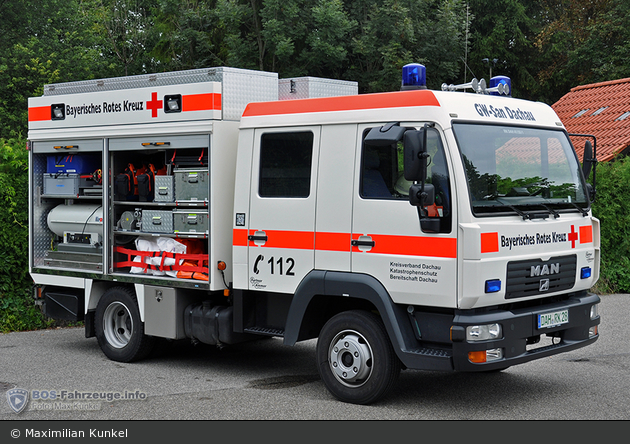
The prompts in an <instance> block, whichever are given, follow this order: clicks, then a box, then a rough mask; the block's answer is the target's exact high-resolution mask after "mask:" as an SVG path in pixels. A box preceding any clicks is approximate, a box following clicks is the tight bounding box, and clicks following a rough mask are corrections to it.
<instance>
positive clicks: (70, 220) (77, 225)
mask: <svg viewBox="0 0 630 444" xmlns="http://www.w3.org/2000/svg"><path fill="white" fill-rule="evenodd" d="M47 222H48V228H50V231H52V232H53V233H55V234H56V235H57V236H61V237H63V235H64V233H66V232H70V233H83V234H87V233H94V234H100V235H101V236H103V206H102V205H100V204H83V203H82V204H72V205H66V204H61V205H57V206H56V207H55V208H53V209H52V210H50V212H49V213H48V219H47Z"/></svg>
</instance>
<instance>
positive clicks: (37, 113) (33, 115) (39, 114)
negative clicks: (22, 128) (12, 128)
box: [28, 105, 52, 122]
mask: <svg viewBox="0 0 630 444" xmlns="http://www.w3.org/2000/svg"><path fill="white" fill-rule="evenodd" d="M44 120H52V114H51V110H50V105H49V106H33V107H31V108H29V109H28V121H29V122H41V121H44Z"/></svg>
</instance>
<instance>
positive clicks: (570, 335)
mask: <svg viewBox="0 0 630 444" xmlns="http://www.w3.org/2000/svg"><path fill="white" fill-rule="evenodd" d="M599 301H600V299H599V296H597V295H595V294H590V293H586V292H582V293H579V294H577V295H574V296H572V297H570V298H569V299H566V300H564V301H562V302H554V303H549V304H545V305H538V306H535V307H527V308H519V309H514V310H494V311H487V312H481V313H468V312H466V311H459V312H457V313H456V314H455V317H454V319H453V327H454V330H455V331H458V332H460V333H461V332H462V331H463V332H465V330H466V327H468V326H472V325H480V324H491V323H499V324H501V325H502V330H503V338H502V339H498V340H491V341H481V342H468V341H466V340H465V338H462V336H461V334H460V335H454V337H453V341H454V342H453V349H452V352H453V353H452V358H453V368H454V370H456V371H466V372H471V371H489V370H495V369H501V368H507V367H510V366H513V365H517V364H523V363H525V362H528V361H532V360H534V359H539V358H543V357H546V356H551V355H555V354H558V353H563V352H567V351H571V350H575V349H577V348H580V347H584V346H586V345H589V344H592V343H593V342H595V341H596V340H597V338H598V337H599V335H598V334H595V335H591V334H590V333H589V329H590V328H591V327H594V326H596V325H599V323H600V317H599V316H597V317H595V318H594V319H591V315H590V313H591V307H592V306H593V305H594V304H597V303H599ZM561 310H568V313H569V322H567V323H565V324H562V325H558V326H555V327H549V328H538V315H539V314H545V313H550V312H557V311H561ZM462 329H463V330H462ZM543 335H547V336H551V337H553V343H552V344H551V345H544V346H540V347H536V346H535V345H532V346H531V347H530V348H529V349H528V347H527V346H528V343H529V344H531V343H533V342H535V341H536V340H537V339H539V338H540V337H541V336H543ZM493 349H501V350H502V358H501V359H497V360H494V361H490V362H484V363H473V362H471V361H470V360H469V358H468V356H469V352H475V351H484V350H493Z"/></svg>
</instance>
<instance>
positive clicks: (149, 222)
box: [140, 210, 173, 233]
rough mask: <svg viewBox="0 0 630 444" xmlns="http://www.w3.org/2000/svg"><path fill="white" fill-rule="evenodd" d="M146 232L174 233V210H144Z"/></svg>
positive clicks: (143, 219)
mask: <svg viewBox="0 0 630 444" xmlns="http://www.w3.org/2000/svg"><path fill="white" fill-rule="evenodd" d="M140 231H142V232H144V233H173V212H172V211H164V210H142V225H141V228H140Z"/></svg>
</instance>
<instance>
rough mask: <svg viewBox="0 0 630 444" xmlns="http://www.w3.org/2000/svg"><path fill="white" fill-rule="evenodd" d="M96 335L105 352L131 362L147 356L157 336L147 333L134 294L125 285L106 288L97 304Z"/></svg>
mask: <svg viewBox="0 0 630 444" xmlns="http://www.w3.org/2000/svg"><path fill="white" fill-rule="evenodd" d="M94 327H95V331H96V339H97V340H98V344H99V346H100V347H101V350H102V351H103V353H105V356H107V357H108V358H109V359H111V360H113V361H119V362H131V361H137V360H140V359H143V358H146V357H147V356H148V355H149V353H151V350H152V349H153V345H154V343H155V338H152V337H150V336H146V335H145V334H144V324H143V323H142V322H141V320H140V311H139V309H138V301H137V299H136V296H135V294H134V293H133V292H132V291H131V290H129V289H127V288H124V287H114V288H110V289H109V290H107V291H106V292H105V293H104V294H103V296H101V299H100V301H99V302H98V304H97V306H96V314H95V326H94Z"/></svg>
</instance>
